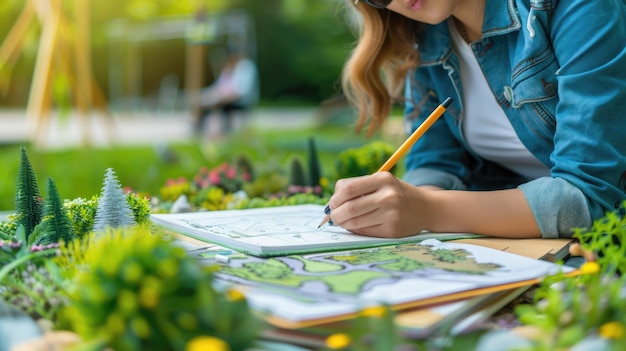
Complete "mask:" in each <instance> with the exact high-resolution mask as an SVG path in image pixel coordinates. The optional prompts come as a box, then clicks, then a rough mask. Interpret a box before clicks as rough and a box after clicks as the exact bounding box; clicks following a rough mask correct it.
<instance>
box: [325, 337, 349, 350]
mask: <svg viewBox="0 0 626 351" xmlns="http://www.w3.org/2000/svg"><path fill="white" fill-rule="evenodd" d="M351 342H352V339H350V336H348V335H347V334H343V333H337V334H333V335H331V336H329V337H328V338H326V346H328V347H329V348H331V349H333V350H339V349H343V348H344V347H346V346H348V345H350V343H351Z"/></svg>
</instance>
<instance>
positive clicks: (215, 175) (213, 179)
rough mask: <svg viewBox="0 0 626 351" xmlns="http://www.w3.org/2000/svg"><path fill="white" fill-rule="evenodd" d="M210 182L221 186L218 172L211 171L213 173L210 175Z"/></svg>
mask: <svg viewBox="0 0 626 351" xmlns="http://www.w3.org/2000/svg"><path fill="white" fill-rule="evenodd" d="M209 181H210V182H211V183H212V184H219V183H220V175H219V173H218V172H217V171H215V170H213V171H211V173H209Z"/></svg>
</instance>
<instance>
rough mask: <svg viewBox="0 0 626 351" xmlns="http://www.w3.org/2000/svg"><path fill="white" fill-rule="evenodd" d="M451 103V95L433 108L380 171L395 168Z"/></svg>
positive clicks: (325, 220)
mask: <svg viewBox="0 0 626 351" xmlns="http://www.w3.org/2000/svg"><path fill="white" fill-rule="evenodd" d="M451 103H452V98H450V97H449V98H447V99H446V100H445V101H444V102H442V103H441V104H440V105H439V106H437V108H435V110H433V112H432V113H431V114H430V116H428V118H426V119H425V120H424V122H422V124H421V125H420V126H419V127H417V129H415V131H414V132H413V133H411V135H410V136H409V137H408V138H407V139H406V140H405V141H404V143H402V145H400V147H399V148H398V149H397V150H396V152H394V153H393V154H392V155H391V157H389V159H388V160H387V161H386V162H385V163H384V164H383V165H382V166H380V168H379V169H378V172H386V171H389V170H390V169H391V168H393V166H394V165H395V164H396V163H397V162H398V160H400V158H402V156H404V154H406V153H407V152H408V151H409V149H410V148H411V146H413V144H415V143H416V142H417V141H418V140H419V139H420V138H421V137H422V135H424V133H426V131H427V130H428V128H430V127H431V126H432V125H433V124H434V123H435V121H437V120H438V119H439V117H441V115H443V113H444V112H446V109H447V108H448V106H450V104H451ZM326 211H327V212H329V211H330V209H329V208H328V206H326ZM329 220H330V214H326V216H325V217H324V219H323V220H322V222H321V223H320V225H319V226H317V228H318V229H319V228H320V227H321V226H323V225H324V224H326V223H327V222H328V221H329Z"/></svg>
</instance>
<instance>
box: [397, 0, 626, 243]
mask: <svg viewBox="0 0 626 351" xmlns="http://www.w3.org/2000/svg"><path fill="white" fill-rule="evenodd" d="M625 44H626V4H625V3H624V1H623V0H602V1H588V0H568V1H558V0H531V1H528V0H525V1H524V0H508V1H503V0H487V3H486V8H485V19H484V23H483V35H482V38H481V39H480V40H479V41H477V42H475V43H473V44H472V49H473V51H474V53H475V55H476V57H477V59H478V62H479V64H480V66H481V67H482V69H483V72H484V74H485V77H486V79H487V81H488V83H489V86H490V87H491V89H492V92H493V94H494V96H495V97H496V100H497V101H498V103H499V104H500V105H501V106H502V109H503V110H504V112H505V114H506V115H507V117H508V118H509V120H510V121H511V124H512V125H513V128H514V129H515V131H516V133H517V135H518V136H519V139H520V140H521V141H522V143H523V144H524V145H525V146H526V147H527V148H528V150H530V152H531V153H533V154H534V155H535V156H536V157H537V158H538V159H539V160H540V161H541V162H543V163H544V164H545V165H547V166H548V167H549V168H550V172H551V177H546V178H539V179H523V178H522V177H520V176H519V175H516V174H513V173H512V172H511V171H508V170H506V169H504V168H503V167H500V166H499V165H497V164H494V163H491V162H488V161H486V160H484V159H481V158H480V157H479V156H478V155H476V154H474V153H472V152H471V151H470V150H469V149H468V146H467V144H466V142H465V140H464V138H463V133H462V130H463V126H462V124H463V119H462V117H461V116H462V114H461V112H462V111H463V102H462V101H461V98H460V97H461V96H462V89H463V87H462V86H461V83H460V79H459V72H458V69H459V63H458V59H457V57H456V56H455V54H454V53H453V52H452V49H451V46H450V39H449V33H448V26H447V24H446V23H440V24H437V25H432V26H427V28H426V29H425V30H423V31H422V32H421V34H420V38H419V39H418V44H417V49H418V50H419V52H420V54H421V59H422V64H421V66H420V67H418V68H417V69H416V70H415V71H414V72H412V73H411V74H410V75H409V77H408V79H407V89H406V98H407V103H406V109H405V116H406V117H405V122H406V126H407V132H411V131H412V130H413V129H414V128H416V127H417V126H418V125H419V124H420V123H421V122H422V121H423V120H424V119H425V118H426V116H427V115H428V114H430V112H431V111H432V110H433V109H434V108H435V107H436V106H437V105H438V104H439V103H441V102H442V101H443V100H444V99H445V98H446V97H448V96H450V97H452V98H453V99H454V103H453V104H452V105H451V106H450V107H449V108H448V110H447V111H446V113H445V114H444V116H443V118H441V119H440V120H439V121H437V122H436V123H435V124H434V125H433V126H432V127H431V129H430V130H429V131H428V132H427V133H426V134H425V135H424V136H423V137H422V138H421V139H420V141H419V142H417V143H416V144H415V145H414V147H413V148H412V150H411V152H410V153H409V155H408V156H407V159H406V169H407V172H406V174H405V177H404V179H405V180H406V181H408V182H410V183H413V184H415V185H422V184H434V185H439V186H441V187H443V188H446V189H470V190H472V189H476V190H488V189H502V188H513V187H519V189H521V190H522V191H523V193H524V194H525V196H526V198H527V200H528V203H529V204H530V207H531V209H532V211H533V214H534V215H535V218H536V220H537V223H538V224H539V228H540V229H541V232H542V234H543V236H544V237H548V238H551V237H558V236H561V237H569V236H571V235H572V233H573V229H574V228H586V227H589V226H590V225H591V223H592V220H595V219H597V218H600V217H602V216H604V215H605V214H606V211H610V210H613V209H615V208H617V206H619V205H620V204H621V203H622V202H623V201H624V200H626V141H625V139H626V106H625V105H626V47H625V46H626V45H625Z"/></svg>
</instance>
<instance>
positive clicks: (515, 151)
mask: <svg viewBox="0 0 626 351" xmlns="http://www.w3.org/2000/svg"><path fill="white" fill-rule="evenodd" d="M448 27H449V28H450V37H451V39H452V48H453V49H454V51H455V52H456V54H457V56H458V58H459V64H460V72H459V76H460V78H461V84H462V86H463V119H462V126H463V134H464V136H465V140H466V141H467V143H468V145H469V147H470V148H471V149H472V150H473V151H474V152H475V153H477V154H478V155H480V156H481V157H483V158H484V159H487V160H490V161H493V162H496V163H498V164H500V165H502V166H504V167H506V168H508V169H510V170H512V171H514V172H516V173H518V174H520V175H522V176H524V177H527V178H528V179H536V178H540V177H544V176H549V175H550V169H549V168H548V167H547V166H546V165H544V164H543V163H541V162H540V161H539V160H538V159H537V158H536V157H535V156H534V155H533V154H531V153H530V151H528V149H527V148H526V147H525V146H524V144H522V142H521V141H520V140H519V138H518V137H517V134H516V133H515V130H514V129H513V126H512V125H511V122H510V121H509V119H508V118H507V117H506V115H505V113H504V111H503V110H502V107H501V106H500V105H499V104H498V102H497V101H496V98H495V97H494V95H493V93H492V91H491V89H490V88H489V85H488V84H487V79H486V78H485V76H484V74H483V71H482V69H481V68H480V66H479V65H478V61H477V60H476V57H475V56H474V53H473V52H472V49H471V48H470V46H469V44H468V43H466V42H465V40H463V38H462V37H461V35H460V34H459V32H458V30H457V27H456V25H455V23H454V19H452V18H450V20H449V21H448Z"/></svg>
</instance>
